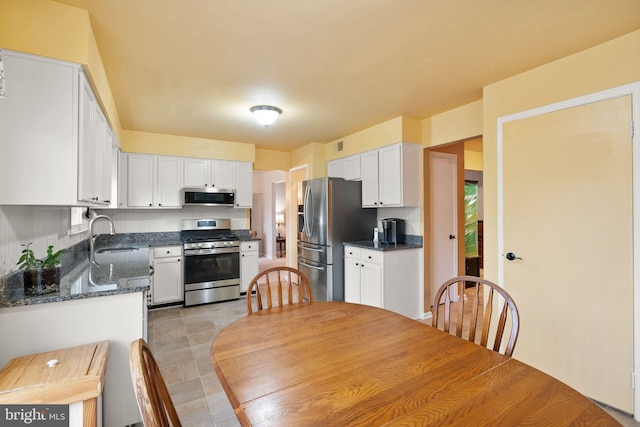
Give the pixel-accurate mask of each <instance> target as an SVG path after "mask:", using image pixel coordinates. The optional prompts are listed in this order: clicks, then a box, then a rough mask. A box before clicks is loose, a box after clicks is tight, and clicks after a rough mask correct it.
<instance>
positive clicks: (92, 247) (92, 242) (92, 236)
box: [89, 215, 116, 261]
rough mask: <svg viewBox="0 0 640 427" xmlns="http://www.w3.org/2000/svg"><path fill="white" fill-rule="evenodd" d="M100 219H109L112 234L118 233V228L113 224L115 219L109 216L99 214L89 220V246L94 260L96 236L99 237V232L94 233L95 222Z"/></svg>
mask: <svg viewBox="0 0 640 427" xmlns="http://www.w3.org/2000/svg"><path fill="white" fill-rule="evenodd" d="M99 219H104V220H105V221H109V234H111V235H112V236H113V235H114V234H116V228H115V227H114V225H113V221H111V218H109V217H108V216H106V215H98V216H96V217H94V218H92V219H91V222H89V235H90V236H89V237H90V239H89V247H90V251H91V261H94V257H93V251H94V250H95V247H96V237H98V235H97V234H93V224H95V223H96V221H98V220H99Z"/></svg>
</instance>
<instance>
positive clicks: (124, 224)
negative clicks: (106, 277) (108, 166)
mask: <svg viewBox="0 0 640 427" xmlns="http://www.w3.org/2000/svg"><path fill="white" fill-rule="evenodd" d="M96 212H98V213H100V214H104V215H107V216H108V217H110V218H111V219H112V220H113V222H114V225H115V227H116V233H150V232H159V231H180V220H182V219H194V218H214V219H226V218H229V219H230V220H231V229H232V230H248V229H249V216H248V214H247V210H246V209H234V208H228V207H218V206H186V207H184V208H182V209H117V210H115V209H103V210H96ZM105 224H106V223H105ZM97 225H98V224H97V223H96V226H97ZM101 232H104V230H103V231H101Z"/></svg>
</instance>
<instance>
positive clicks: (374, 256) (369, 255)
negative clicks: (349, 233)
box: [360, 249, 382, 264]
mask: <svg viewBox="0 0 640 427" xmlns="http://www.w3.org/2000/svg"><path fill="white" fill-rule="evenodd" d="M360 260H361V261H362V262H364V261H368V262H372V263H374V264H382V252H379V251H370V250H367V249H363V250H362V251H360Z"/></svg>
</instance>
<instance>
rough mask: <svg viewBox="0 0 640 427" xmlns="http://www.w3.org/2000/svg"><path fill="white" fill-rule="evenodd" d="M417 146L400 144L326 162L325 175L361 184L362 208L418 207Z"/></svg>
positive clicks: (418, 172)
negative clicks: (360, 182)
mask: <svg viewBox="0 0 640 427" xmlns="http://www.w3.org/2000/svg"><path fill="white" fill-rule="evenodd" d="M419 155H420V146H419V145H418V144H410V143H406V142H400V143H397V144H392V145H389V146H386V147H382V148H379V149H377V150H371V151H365V152H364V153H360V154H355V155H352V156H348V157H343V158H341V159H335V160H331V161H329V162H327V176H330V177H336V178H344V179H346V180H351V181H362V207H365V208H380V207H403V206H418V204H419V201H420V193H419V187H420V185H419V177H420V170H419V167H420V159H419Z"/></svg>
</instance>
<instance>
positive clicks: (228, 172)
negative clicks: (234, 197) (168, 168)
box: [184, 158, 236, 189]
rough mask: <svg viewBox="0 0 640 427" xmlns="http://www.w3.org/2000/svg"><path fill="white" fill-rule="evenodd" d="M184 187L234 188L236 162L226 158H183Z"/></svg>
mask: <svg viewBox="0 0 640 427" xmlns="http://www.w3.org/2000/svg"><path fill="white" fill-rule="evenodd" d="M184 186H185V187H217V188H228V189H234V188H236V163H235V162H232V161H227V160H209V159H191V158H185V159H184Z"/></svg>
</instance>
